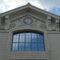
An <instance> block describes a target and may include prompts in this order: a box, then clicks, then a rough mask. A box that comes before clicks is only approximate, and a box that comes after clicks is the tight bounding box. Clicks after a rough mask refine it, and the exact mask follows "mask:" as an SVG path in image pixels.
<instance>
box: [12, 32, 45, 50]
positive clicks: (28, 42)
mask: <svg viewBox="0 0 60 60" xmlns="http://www.w3.org/2000/svg"><path fill="white" fill-rule="evenodd" d="M44 50H45V49H44V36H43V33H39V32H36V31H22V32H17V33H14V34H13V41H12V51H44Z"/></svg>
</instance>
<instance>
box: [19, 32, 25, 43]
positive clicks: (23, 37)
mask: <svg viewBox="0 0 60 60" xmlns="http://www.w3.org/2000/svg"><path fill="white" fill-rule="evenodd" d="M19 42H25V34H24V33H21V34H20V38H19Z"/></svg>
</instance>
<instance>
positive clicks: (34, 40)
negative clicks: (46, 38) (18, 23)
mask: <svg viewBox="0 0 60 60" xmlns="http://www.w3.org/2000/svg"><path fill="white" fill-rule="evenodd" d="M37 38H38V37H37V34H35V33H32V42H37Z"/></svg>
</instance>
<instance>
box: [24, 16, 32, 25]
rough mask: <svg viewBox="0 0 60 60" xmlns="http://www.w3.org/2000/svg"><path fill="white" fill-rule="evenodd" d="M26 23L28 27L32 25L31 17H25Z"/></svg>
mask: <svg viewBox="0 0 60 60" xmlns="http://www.w3.org/2000/svg"><path fill="white" fill-rule="evenodd" d="M24 23H25V24H27V25H29V24H31V23H32V18H31V17H29V16H28V17H25V19H24Z"/></svg>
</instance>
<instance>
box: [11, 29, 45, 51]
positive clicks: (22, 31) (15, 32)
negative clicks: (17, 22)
mask: <svg viewBox="0 0 60 60" xmlns="http://www.w3.org/2000/svg"><path fill="white" fill-rule="evenodd" d="M27 32H30V33H37V34H41V35H43V44H44V51H45V42H44V33H43V32H41V31H36V30H19V31H14V32H13V35H14V34H20V33H27ZM13 35H12V44H13ZM24 43H25V42H24ZM11 51H13V50H12V45H11ZM17 51H20V50H19V48H18V50H17ZM24 51H26V50H24ZM31 51H32V50H31Z"/></svg>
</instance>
